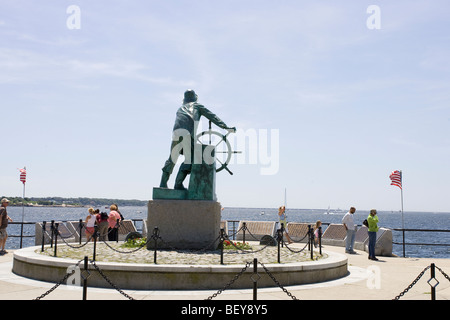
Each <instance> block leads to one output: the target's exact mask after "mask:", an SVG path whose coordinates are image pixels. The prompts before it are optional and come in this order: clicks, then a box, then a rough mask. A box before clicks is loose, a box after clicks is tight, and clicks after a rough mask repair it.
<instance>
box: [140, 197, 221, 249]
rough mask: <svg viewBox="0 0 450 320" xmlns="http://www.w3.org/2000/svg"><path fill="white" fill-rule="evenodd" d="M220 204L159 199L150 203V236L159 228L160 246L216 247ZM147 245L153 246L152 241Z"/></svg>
mask: <svg viewBox="0 0 450 320" xmlns="http://www.w3.org/2000/svg"><path fill="white" fill-rule="evenodd" d="M220 218H221V205H220V203H219V202H217V201H209V200H171V199H156V200H150V201H149V202H148V218H147V228H148V233H149V236H150V235H151V234H152V233H153V230H154V228H155V227H158V229H159V236H160V237H161V239H162V240H158V243H157V245H158V248H166V249H169V248H170V249H173V248H176V249H190V250H199V249H204V248H207V250H215V249H216V248H217V246H218V244H219V240H218V237H219V235H220ZM147 248H148V249H149V250H151V249H153V248H154V241H149V242H148V245H147Z"/></svg>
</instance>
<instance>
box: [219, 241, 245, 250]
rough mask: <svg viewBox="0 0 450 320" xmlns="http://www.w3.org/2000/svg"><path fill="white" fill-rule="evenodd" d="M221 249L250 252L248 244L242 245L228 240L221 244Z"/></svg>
mask: <svg viewBox="0 0 450 320" xmlns="http://www.w3.org/2000/svg"><path fill="white" fill-rule="evenodd" d="M223 248H224V249H226V250H228V249H231V250H233V249H242V250H251V249H252V247H251V246H250V245H249V244H248V243H242V242H231V241H230V240H225V241H224V242H223Z"/></svg>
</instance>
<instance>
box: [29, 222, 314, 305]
mask: <svg viewBox="0 0 450 320" xmlns="http://www.w3.org/2000/svg"><path fill="white" fill-rule="evenodd" d="M116 226H117V227H120V225H119V221H117V224H116ZM83 227H85V226H84V225H83V224H82V222H80V223H79V229H80V245H78V246H76V245H73V244H71V243H69V242H67V241H66V238H70V237H71V236H69V237H62V236H61V233H60V232H59V231H58V223H54V221H52V224H51V235H52V236H51V242H50V244H51V247H54V256H55V257H56V255H57V239H58V237H59V238H60V239H62V241H63V242H64V243H65V244H66V245H67V246H69V247H71V248H73V249H80V248H82V247H84V246H86V245H87V244H88V243H89V242H90V241H91V240H92V239H93V240H94V254H93V259H92V260H90V261H89V262H90V263H91V264H92V265H93V267H94V268H95V270H96V271H97V272H98V273H99V274H100V276H102V277H103V279H104V280H105V281H106V282H108V283H109V284H110V285H111V286H112V287H113V288H114V289H116V290H117V291H118V292H119V293H121V294H122V295H124V296H125V297H126V298H128V299H130V300H132V299H133V298H132V297H131V296H129V295H128V294H126V293H125V292H123V291H122V290H121V289H120V288H118V287H117V286H116V285H115V284H114V283H113V282H112V281H111V280H110V279H109V278H108V277H107V276H106V275H105V274H104V273H103V272H102V270H101V269H100V268H99V267H98V265H97V264H96V263H95V255H96V254H95V252H96V243H97V238H98V228H97V226H95V229H94V230H95V231H94V233H93V234H91V236H90V237H88V238H87V239H86V242H85V243H83V244H81V231H82V229H83ZM240 231H243V239H244V240H243V241H244V243H245V232H246V231H247V232H248V234H249V235H250V236H251V237H252V238H253V239H255V240H257V237H256V236H255V235H253V234H252V233H251V231H250V230H249V229H248V228H247V226H246V224H245V223H244V224H243V227H241V228H240V229H239V230H237V231H236V233H235V234H237V233H238V232H240ZM279 231H280V230H278V232H277V233H278V235H280V234H281V235H282V232H279ZM44 233H45V222H44V223H43V234H44ZM308 235H309V232H308V233H307V234H306V235H305V237H304V238H306V236H308ZM304 238H303V239H304ZM303 239H301V240H300V241H302V240H303ZM158 240H159V241H160V242H161V243H162V244H163V245H164V247H165V248H169V249H171V250H176V251H177V250H178V249H177V248H174V247H172V246H171V245H170V244H169V243H167V242H166V241H164V239H163V238H162V237H161V236H160V235H159V230H158V228H157V227H155V229H154V232H153V234H152V236H151V237H148V238H147V240H146V242H145V243H143V244H141V245H140V246H139V247H138V248H136V249H133V250H128V251H124V250H118V249H116V248H114V247H113V246H111V245H110V244H109V243H108V242H106V241H105V240H101V241H103V243H104V244H105V245H106V246H107V247H108V248H110V249H111V250H113V251H115V252H118V253H121V254H128V253H134V252H136V251H138V250H141V249H142V248H144V247H146V246H148V244H149V242H150V241H154V242H155V246H154V263H155V264H156V262H157V241H158ZM226 240H228V241H229V242H230V244H231V245H232V246H234V247H235V249H236V250H235V251H240V252H241V253H243V254H249V253H258V252H261V251H263V250H264V249H266V248H267V247H268V246H269V245H270V243H267V244H266V245H265V246H264V247H262V248H261V249H258V250H245V249H243V248H239V247H237V246H236V245H235V244H234V242H233V241H232V240H230V238H229V236H228V235H226V234H225V232H224V230H223V229H221V232H220V235H219V236H218V237H217V238H216V239H214V240H213V241H211V243H210V244H208V245H207V246H205V247H204V248H201V249H199V250H191V251H190V252H192V253H197V252H203V251H206V250H208V249H210V248H211V247H213V246H214V245H215V244H216V243H217V242H219V248H213V249H220V250H221V264H223V253H224V252H223V243H224V241H226ZM278 243H279V244H280V243H282V244H284V240H283V237H282V236H281V237H280V236H278ZM307 245H308V243H307V244H306V245H305V247H304V248H302V249H301V250H299V251H295V250H293V249H291V248H290V247H289V246H288V245H286V247H287V248H288V249H289V250H290V251H291V252H294V253H300V252H302V251H303V250H305V248H306V246H307ZM43 250H44V235H43V245H42V251H43ZM149 250H150V249H149ZM311 250H312V245H311ZM235 251H233V252H231V251H229V252H228V253H227V254H231V253H235ZM278 255H279V252H278ZM311 256H312V255H311ZM85 259H86V260H87V257H85ZM279 260H280V259H279V258H278V262H280V261H279ZM81 261H83V259H81V260H80V261H78V262H77V263H76V265H75V266H76V267H78V265H79V264H80V263H81ZM251 264H252V263H251V262H247V263H246V264H245V266H244V267H243V268H242V270H241V271H240V272H239V273H237V274H236V275H235V276H234V278H233V279H231V281H230V282H229V283H227V284H226V285H225V286H224V287H223V288H222V289H220V290H218V291H217V292H216V293H215V294H213V295H212V296H211V297H209V298H208V300H210V299H212V298H214V297H216V296H217V295H219V294H220V293H222V292H223V291H224V290H226V289H228V288H229V287H230V286H231V285H232V284H233V283H234V282H235V281H236V280H238V279H239V277H241V276H242V274H243V273H244V272H245V271H246V270H247V268H248V267H249V266H250V265H251ZM256 264H257V262H256V259H255V262H254V268H255V270H256V268H257V267H256ZM259 264H260V265H261V266H262V267H263V269H264V271H265V272H266V273H267V274H268V276H269V277H270V278H271V279H272V280H273V281H274V283H275V284H276V285H277V286H279V287H280V288H281V289H282V290H283V291H284V292H285V293H286V294H287V295H288V296H289V297H291V298H292V299H294V300H297V298H296V297H295V296H293V295H292V294H291V293H289V292H288V291H287V290H286V288H284V287H283V286H282V285H281V284H280V282H279V281H278V280H277V279H276V278H275V277H274V276H273V275H272V273H270V271H269V270H268V269H267V267H266V266H265V265H264V264H262V263H259ZM85 268H86V270H85V271H86V273H87V274H88V275H87V276H86V277H84V276H83V275H81V277H82V278H83V279H84V282H85V283H87V278H88V277H89V275H90V273H89V271H88V270H87V262H85ZM74 272H75V271H74V270H72V272H71V273H67V274H66V275H65V276H64V278H63V279H61V280H60V281H59V282H58V283H56V284H55V286H53V287H52V288H51V289H50V290H48V291H47V292H45V293H44V294H42V295H41V296H39V297H38V298H36V300H40V299H42V298H44V297H45V296H47V295H48V294H50V293H51V292H53V291H54V290H55V289H56V288H58V287H59V286H60V285H61V284H63V283H64V282H66V281H67V279H68V278H69V277H70V276H71V275H73V274H74ZM259 278H260V277H259V275H258V274H257V272H256V271H255V272H254V275H253V278H252V280H253V282H254V286H255V288H256V286H257V280H258V279H259ZM85 291H86V288H85V289H84V292H85ZM85 295H86V293H84V296H83V297H85ZM254 297H256V291H255V292H254Z"/></svg>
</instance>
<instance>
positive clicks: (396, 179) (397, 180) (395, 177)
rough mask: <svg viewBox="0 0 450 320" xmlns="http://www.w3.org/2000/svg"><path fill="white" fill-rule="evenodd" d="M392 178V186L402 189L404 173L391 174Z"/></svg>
mask: <svg viewBox="0 0 450 320" xmlns="http://www.w3.org/2000/svg"><path fill="white" fill-rule="evenodd" d="M389 178H391V186H397V187H399V188H400V189H401V188H402V172H401V171H398V170H395V171H392V172H391V175H390V176H389Z"/></svg>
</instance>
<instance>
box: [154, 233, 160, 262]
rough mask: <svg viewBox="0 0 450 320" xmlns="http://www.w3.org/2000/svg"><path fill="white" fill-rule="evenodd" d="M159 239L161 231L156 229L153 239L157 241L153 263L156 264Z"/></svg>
mask: <svg viewBox="0 0 450 320" xmlns="http://www.w3.org/2000/svg"><path fill="white" fill-rule="evenodd" d="M158 237H159V229H158V227H155V229H153V239H155V252H154V253H153V263H154V264H156V256H157V254H156V252H157V251H158Z"/></svg>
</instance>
